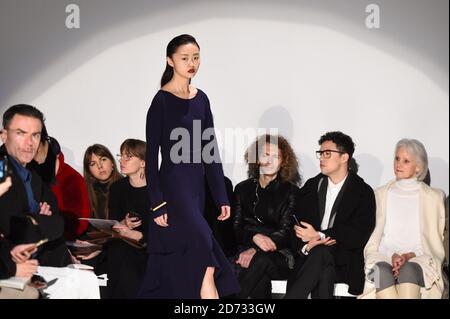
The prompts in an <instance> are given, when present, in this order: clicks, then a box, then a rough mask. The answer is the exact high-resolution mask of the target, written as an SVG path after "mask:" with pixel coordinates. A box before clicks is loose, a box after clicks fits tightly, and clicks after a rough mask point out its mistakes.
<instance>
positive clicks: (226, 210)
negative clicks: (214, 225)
mask: <svg viewBox="0 0 450 319" xmlns="http://www.w3.org/2000/svg"><path fill="white" fill-rule="evenodd" d="M230 215H231V208H230V206H226V205H225V206H222V207H220V215H219V217H217V219H218V220H221V221H224V220H227V219H228V218H230Z"/></svg>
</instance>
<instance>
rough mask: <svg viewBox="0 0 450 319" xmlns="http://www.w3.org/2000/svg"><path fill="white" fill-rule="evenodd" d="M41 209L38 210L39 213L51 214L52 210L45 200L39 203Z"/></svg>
mask: <svg viewBox="0 0 450 319" xmlns="http://www.w3.org/2000/svg"><path fill="white" fill-rule="evenodd" d="M39 206H40V208H41V210H40V211H39V214H40V215H46V216H52V211H51V210H50V205H49V204H47V203H46V202H43V203H39Z"/></svg>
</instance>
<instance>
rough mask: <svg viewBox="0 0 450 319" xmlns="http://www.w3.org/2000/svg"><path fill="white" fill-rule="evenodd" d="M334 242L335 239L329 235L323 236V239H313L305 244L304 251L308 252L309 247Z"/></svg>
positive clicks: (329, 244) (331, 244)
mask: <svg viewBox="0 0 450 319" xmlns="http://www.w3.org/2000/svg"><path fill="white" fill-rule="evenodd" d="M334 244H336V239H331V237H325V238H324V239H313V240H311V241H309V242H308V244H307V245H306V251H307V252H310V251H311V249H313V248H314V247H316V246H318V245H325V246H333V245H334Z"/></svg>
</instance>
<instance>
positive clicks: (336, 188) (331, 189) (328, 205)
mask: <svg viewBox="0 0 450 319" xmlns="http://www.w3.org/2000/svg"><path fill="white" fill-rule="evenodd" d="M347 176H348V174H347ZM347 176H345V178H344V179H343V180H342V181H340V182H339V183H337V184H334V183H333V182H332V181H331V179H330V178H329V177H328V187H327V198H326V200H325V213H324V214H323V218H322V224H321V225H320V230H325V229H328V223H329V222H330V216H331V209H332V208H333V205H334V202H335V201H336V198H337V196H338V194H339V192H340V191H341V189H342V185H344V183H345V180H346V179H347Z"/></svg>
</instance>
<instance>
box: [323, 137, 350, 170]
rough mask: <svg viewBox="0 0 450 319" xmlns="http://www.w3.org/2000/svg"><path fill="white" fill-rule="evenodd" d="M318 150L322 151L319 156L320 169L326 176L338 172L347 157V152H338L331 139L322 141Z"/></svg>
mask: <svg viewBox="0 0 450 319" xmlns="http://www.w3.org/2000/svg"><path fill="white" fill-rule="evenodd" d="M320 150H321V151H322V152H324V153H323V154H322V156H321V157H320V171H321V172H322V174H324V175H327V176H331V175H333V173H336V172H338V171H339V170H340V169H341V168H342V166H343V165H345V162H346V160H347V159H348V154H341V153H339V150H338V148H337V146H336V144H335V143H334V142H332V141H325V142H323V143H322V144H321V145H320ZM326 151H332V152H326Z"/></svg>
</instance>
